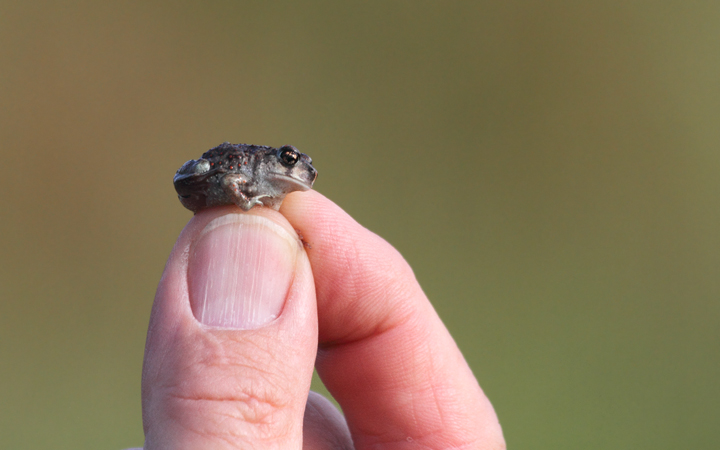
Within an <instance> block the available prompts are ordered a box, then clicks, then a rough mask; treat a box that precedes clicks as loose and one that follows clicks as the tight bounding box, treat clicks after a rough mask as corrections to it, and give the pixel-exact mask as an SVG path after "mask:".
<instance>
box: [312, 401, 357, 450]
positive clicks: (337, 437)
mask: <svg viewBox="0 0 720 450" xmlns="http://www.w3.org/2000/svg"><path fill="white" fill-rule="evenodd" d="M353 448H354V447H353V443H352V437H351V436H350V430H349V429H348V426H347V423H346V422H345V418H344V417H343V415H342V413H341V412H340V411H338V409H337V408H336V407H335V405H333V404H332V403H331V402H330V400H328V399H326V398H325V397H323V396H322V395H321V394H318V393H317V392H314V391H310V394H309V395H308V399H307V404H306V406H305V417H304V419H303V449H304V450H352V449H353Z"/></svg>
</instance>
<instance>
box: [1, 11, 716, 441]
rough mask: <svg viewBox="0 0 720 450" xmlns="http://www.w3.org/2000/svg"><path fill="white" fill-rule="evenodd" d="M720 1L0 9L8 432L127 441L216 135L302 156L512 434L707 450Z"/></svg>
mask: <svg viewBox="0 0 720 450" xmlns="http://www.w3.org/2000/svg"><path fill="white" fill-rule="evenodd" d="M718 80H720V3H719V2H716V1H705V2H683V1H679V0H678V1H628V0H622V1H620V0H613V1H605V2H572V1H555V0H551V1H543V2H538V1H527V0H525V1H522V0H511V1H502V2H500V1H497V2H490V1H464V2H460V1H458V2H427V1H365V2H333V1H313V2H288V1H283V2H248V1H217V2H204V3H200V2H189V1H172V2H171V1H127V2H97V1H90V0H87V1H64V2H59V1H37V2H19V1H2V0H0V151H1V152H2V153H1V154H2V165H3V170H2V176H1V177H0V188H1V189H2V200H0V201H2V213H1V214H2V216H1V217H2V219H1V220H0V232H1V235H0V236H1V237H0V246H1V247H0V252H1V258H2V259H1V260H0V405H2V406H1V407H0V448H56V449H91V448H92V449H120V448H123V447H126V446H135V445H138V446H139V445H141V444H142V441H143V437H142V424H141V417H140V392H139V389H140V370H141V364H142V356H143V345H144V339H145V331H146V326H147V321H148V314H149V310H150V306H151V302H152V298H153V295H154V289H155V286H156V283H157V281H158V279H159V277H160V274H161V271H162V269H163V265H164V262H165V259H166V257H167V255H168V253H169V251H170V249H171V247H172V245H173V242H174V240H175V238H176V236H177V235H178V233H179V232H180V230H181V229H182V227H183V225H184V224H185V223H186V222H187V220H188V219H189V218H190V216H191V214H190V212H188V211H187V210H185V209H184V208H182V207H181V205H180V204H179V202H178V201H177V199H176V196H175V193H174V190H173V187H172V183H171V179H172V175H173V174H174V172H175V170H176V169H177V168H178V167H179V166H180V165H181V164H182V163H183V162H184V161H186V160H188V159H190V158H195V157H198V156H199V155H200V154H201V153H202V152H203V151H205V150H207V149H208V148H210V147H212V146H215V145H217V144H219V143H221V142H223V141H231V142H234V143H237V142H244V143H254V144H265V145H273V146H279V145H283V144H293V145H295V146H297V147H298V148H299V149H301V150H302V151H304V152H306V153H308V154H310V155H311V156H312V158H313V159H314V161H315V163H316V167H317V168H318V170H319V172H320V177H319V180H318V182H317V184H316V187H317V190H319V191H320V192H322V193H323V194H325V195H327V196H328V197H330V198H331V199H333V200H334V201H335V202H337V203H338V204H339V205H340V206H342V207H343V208H344V209H345V210H346V211H348V212H349V213H350V214H351V215H353V216H354V217H355V218H357V219H358V220H359V221H360V222H361V223H363V224H364V225H366V226H367V227H368V228H370V229H372V230H373V231H375V232H377V233H378V234H380V235H381V236H383V237H385V238H386V239H387V240H389V241H390V242H391V243H392V244H393V245H395V246H396V247H397V248H398V249H399V250H400V251H401V252H402V253H403V254H404V255H405V256H406V258H407V259H408V260H409V261H410V263H411V265H412V266H413V268H414V269H415V271H416V274H417V277H418V279H419V280H420V282H421V284H422V285H423V287H424V289H425V290H426V292H427V294H428V296H429V297H430V298H431V300H432V302H433V303H434V305H435V306H436V308H437V310H438V311H439V313H440V315H441V316H442V318H443V320H444V321H445V322H446V324H447V326H448V327H449V329H450V331H451V332H452V333H453V335H454V336H455V337H456V339H457V341H458V344H459V345H460V347H461V349H462V350H463V352H464V353H465V355H466V357H467V359H468V360H469V362H470V364H471V366H472V368H473V370H474V372H475V374H476V375H477V377H478V378H479V380H480V383H481V384H482V386H483V388H484V389H485V391H486V393H487V395H488V396H489V397H490V399H491V400H492V402H493V404H494V405H495V408H496V409H497V412H498V415H499V416H500V420H501V423H502V425H503V428H504V431H505V435H506V439H507V441H508V443H509V446H510V447H511V448H535V449H557V448H584V449H601V448H602V449H605V448H613V449H631V448H632V449H635V448H653V449H670V448H672V449H676V448H717V447H718V446H720V433H718V423H719V422H718V420H719V417H720V387H719V386H720V384H719V383H718V379H719V377H720V357H718V351H719V350H720V340H719V339H718V338H719V337H720V336H719V334H720V333H719V332H718V323H719V321H720V302H719V301H718V300H720V286H719V284H718V275H719V270H720V235H719V234H718V229H719V228H718V225H720V177H719V176H718V174H719V172H720V126H719V123H718V120H719V119H720V89H719V88H718V86H719V83H718Z"/></svg>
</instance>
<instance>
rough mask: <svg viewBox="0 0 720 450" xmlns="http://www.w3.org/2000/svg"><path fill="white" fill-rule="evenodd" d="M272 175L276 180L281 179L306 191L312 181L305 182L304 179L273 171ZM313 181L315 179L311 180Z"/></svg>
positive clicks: (299, 189)
mask: <svg viewBox="0 0 720 450" xmlns="http://www.w3.org/2000/svg"><path fill="white" fill-rule="evenodd" d="M272 177H273V179H275V180H277V181H281V182H283V183H285V184H287V185H289V186H291V187H292V188H293V189H295V190H298V191H307V190H310V189H312V182H307V181H305V180H298V179H297V178H293V177H289V176H287V175H284V174H281V173H273V174H272ZM313 181H315V180H313Z"/></svg>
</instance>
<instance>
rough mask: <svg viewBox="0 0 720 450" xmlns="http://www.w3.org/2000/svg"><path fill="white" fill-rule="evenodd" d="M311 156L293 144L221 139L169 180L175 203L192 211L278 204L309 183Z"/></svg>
mask: <svg viewBox="0 0 720 450" xmlns="http://www.w3.org/2000/svg"><path fill="white" fill-rule="evenodd" d="M316 178H317V170H315V168H314V167H313V165H312V159H310V157H309V156H308V155H306V154H304V153H300V152H299V151H298V150H297V149H296V148H295V147H293V146H292V145H284V146H282V147H280V148H273V147H267V146H264V145H247V144H231V143H229V142H225V143H223V144H220V145H218V146H217V147H215V148H211V149H210V150H208V151H206V152H205V153H203V155H202V157H201V158H200V159H191V160H190V161H188V162H186V163H185V164H183V165H182V167H180V169H178V171H177V173H176V174H175V177H174V178H173V184H174V185H175V190H176V191H177V193H178V198H179V199H180V203H182V204H183V206H184V207H186V208H187V209H189V210H190V211H193V212H198V211H200V210H201V209H203V208H208V207H210V206H218V205H232V204H235V205H237V206H239V207H240V208H242V209H243V210H245V211H248V210H250V208H252V207H253V206H255V205H262V206H269V207H270V208H273V209H278V208H280V204H281V203H282V201H283V199H284V198H285V196H286V195H287V194H289V193H290V192H293V191H307V190H308V189H312V186H313V183H314V182H315V179H316Z"/></svg>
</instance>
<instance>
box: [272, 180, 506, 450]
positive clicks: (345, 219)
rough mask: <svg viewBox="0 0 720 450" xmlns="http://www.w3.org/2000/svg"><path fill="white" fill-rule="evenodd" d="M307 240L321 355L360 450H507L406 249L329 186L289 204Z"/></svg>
mask: <svg viewBox="0 0 720 450" xmlns="http://www.w3.org/2000/svg"><path fill="white" fill-rule="evenodd" d="M280 211H281V212H282V214H283V215H285V217H287V219H288V221H289V222H290V223H291V224H292V225H293V226H294V227H295V228H296V229H297V230H299V231H300V233H301V234H302V236H303V239H304V240H305V241H306V242H307V243H308V245H309V247H310V248H309V249H308V251H307V253H308V256H309V258H310V263H311V265H312V268H313V274H314V277H315V289H316V293H317V303H318V320H319V345H320V346H319V351H318V358H317V363H316V368H317V370H318V374H319V375H320V377H321V378H322V380H323V382H324V383H325V386H326V387H327V388H328V390H329V391H330V392H331V393H332V394H333V396H334V397H335V399H336V400H337V401H338V403H340V405H341V406H342V409H343V411H344V413H345V416H346V419H347V422H348V426H349V427H350V430H351V432H352V435H353V440H354V441H355V447H356V449H357V450H361V449H369V448H373V449H378V448H388V449H395V448H411V447H412V448H415V447H423V448H463V449H465V448H473V449H476V448H483V449H484V448H493V449H495V448H505V444H504V440H503V437H502V431H501V429H500V425H499V423H498V420H497V416H496V415H495V412H494V410H493V408H492V405H491V404H490V402H489V401H488V399H487V397H485V395H484V393H483V392H482V389H480V386H479V385H478V383H477V381H476V379H475V377H474V376H473V374H472V371H471V370H470V368H469V367H468V365H467V363H466V362H465V360H464V358H463V356H462V354H461V353H460V351H459V349H458V348H457V346H456V345H455V342H454V341H453V339H452V337H451V336H450V334H449V333H448V331H447V329H446V328H445V326H444V325H443V323H442V321H441V320H440V318H439V317H438V315H437V314H436V313H435V310H434V309H433V307H432V305H431V304H430V302H429V301H428V299H427V297H426V296H425V294H424V293H423V291H422V289H421V288H420V286H419V284H418V283H417V281H416V280H415V276H414V275H413V272H412V270H411V269H410V267H409V266H408V264H407V263H406V262H405V260H404V259H403V258H402V256H401V255H400V254H399V253H398V252H397V251H396V250H395V249H394V248H393V247H392V246H391V245H390V244H388V243H387V242H386V241H384V240H383V239H382V238H380V237H379V236H377V235H375V234H374V233H372V232H370V231H369V230H367V229H365V228H364V227H362V226H361V225H359V224H358V223H357V222H356V221H355V220H353V219H352V218H351V217H350V216H349V215H347V214H346V213H345V212H344V211H342V210H341V209H340V208H339V207H338V206H337V205H335V204H334V203H332V202H331V201H330V200H328V199H327V198H325V197H323V196H322V195H321V194H319V193H317V192H313V191H309V192H305V193H301V194H293V195H291V196H288V198H287V199H286V201H285V203H283V206H282V208H281V210H280Z"/></svg>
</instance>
